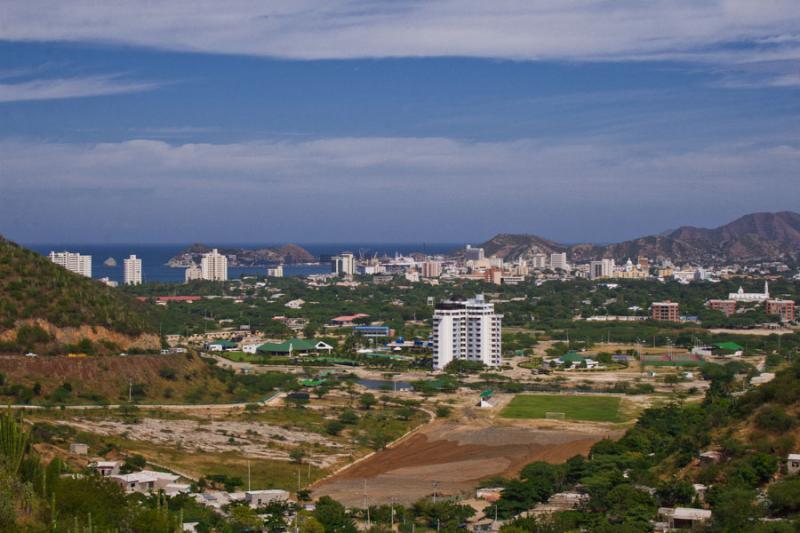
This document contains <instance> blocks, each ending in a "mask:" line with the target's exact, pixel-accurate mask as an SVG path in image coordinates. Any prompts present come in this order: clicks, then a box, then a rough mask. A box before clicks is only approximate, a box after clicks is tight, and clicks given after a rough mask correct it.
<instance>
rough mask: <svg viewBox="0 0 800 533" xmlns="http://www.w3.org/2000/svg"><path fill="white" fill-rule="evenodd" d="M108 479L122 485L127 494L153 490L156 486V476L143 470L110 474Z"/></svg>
mask: <svg viewBox="0 0 800 533" xmlns="http://www.w3.org/2000/svg"><path fill="white" fill-rule="evenodd" d="M108 479H110V480H111V481H113V482H114V483H116V484H117V485H119V486H120V487H122V490H124V491H125V493H126V494H132V493H134V492H141V493H147V492H152V491H153V489H155V486H156V478H154V477H153V476H149V475H147V474H145V473H143V472H134V473H131V474H112V475H110V476H108Z"/></svg>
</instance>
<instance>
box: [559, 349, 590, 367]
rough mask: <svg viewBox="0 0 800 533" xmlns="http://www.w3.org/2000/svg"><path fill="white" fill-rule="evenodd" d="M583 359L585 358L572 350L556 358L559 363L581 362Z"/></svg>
mask: <svg viewBox="0 0 800 533" xmlns="http://www.w3.org/2000/svg"><path fill="white" fill-rule="evenodd" d="M584 359H586V358H585V357H584V356H582V355H580V354H579V353H578V352H576V351H574V350H571V351H569V352H567V353H565V354H564V355H562V356H561V357H559V358H558V360H559V361H561V364H566V363H581V362H582V361H583V360H584Z"/></svg>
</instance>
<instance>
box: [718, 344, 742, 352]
mask: <svg viewBox="0 0 800 533" xmlns="http://www.w3.org/2000/svg"><path fill="white" fill-rule="evenodd" d="M714 347H715V348H716V349H717V350H720V351H722V352H741V351H744V348H743V347H742V346H740V345H738V344H736V343H735V342H718V343H715V344H714Z"/></svg>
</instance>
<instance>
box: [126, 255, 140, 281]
mask: <svg viewBox="0 0 800 533" xmlns="http://www.w3.org/2000/svg"><path fill="white" fill-rule="evenodd" d="M123 268H124V272H123V278H122V281H123V282H124V283H125V285H141V284H142V260H141V259H139V258H137V257H136V256H135V255H131V256H130V257H128V258H127V259H125V260H124V261H123Z"/></svg>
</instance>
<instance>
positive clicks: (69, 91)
mask: <svg viewBox="0 0 800 533" xmlns="http://www.w3.org/2000/svg"><path fill="white" fill-rule="evenodd" d="M157 87H158V84H156V83H154V82H148V81H125V80H122V79H119V78H118V77H117V76H84V77H73V78H44V79H35V80H27V81H20V82H15V83H0V102H20V101H27V100H54V99H60V98H79V97H85V96H102V95H110V94H124V93H133V92H142V91H149V90H152V89H155V88H157Z"/></svg>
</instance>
